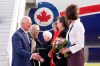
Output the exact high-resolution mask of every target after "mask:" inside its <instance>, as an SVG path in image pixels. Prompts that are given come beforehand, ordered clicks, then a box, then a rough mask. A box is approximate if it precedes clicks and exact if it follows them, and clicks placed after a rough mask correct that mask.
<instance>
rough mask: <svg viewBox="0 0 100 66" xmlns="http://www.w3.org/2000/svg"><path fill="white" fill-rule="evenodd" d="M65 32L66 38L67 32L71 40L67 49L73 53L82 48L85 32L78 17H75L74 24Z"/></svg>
mask: <svg viewBox="0 0 100 66" xmlns="http://www.w3.org/2000/svg"><path fill="white" fill-rule="evenodd" d="M71 27H72V23H71V24H70V26H69V30H70V28H71ZM69 30H68V32H67V35H66V40H68V34H69V41H70V42H71V45H73V44H75V45H73V46H70V47H69V49H70V51H71V52H72V53H73V54H74V53H76V52H78V51H79V50H81V49H82V48H84V33H85V29H84V26H83V24H82V23H81V22H80V19H77V20H76V21H75V22H74V25H73V27H72V29H71V31H69Z"/></svg>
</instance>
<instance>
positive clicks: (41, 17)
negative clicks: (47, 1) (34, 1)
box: [37, 10, 51, 22]
mask: <svg viewBox="0 0 100 66" xmlns="http://www.w3.org/2000/svg"><path fill="white" fill-rule="evenodd" d="M50 18H51V15H49V14H47V12H46V11H45V10H43V11H42V12H41V14H39V15H37V19H39V20H40V22H48V20H49V19H50Z"/></svg>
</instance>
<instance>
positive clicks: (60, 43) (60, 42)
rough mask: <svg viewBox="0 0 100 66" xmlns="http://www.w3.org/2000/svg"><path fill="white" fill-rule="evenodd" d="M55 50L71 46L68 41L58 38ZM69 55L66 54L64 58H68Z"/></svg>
mask: <svg viewBox="0 0 100 66" xmlns="http://www.w3.org/2000/svg"><path fill="white" fill-rule="evenodd" d="M54 42H55V43H54V44H55V48H56V49H58V50H60V49H62V48H65V47H67V46H68V45H69V42H68V41H67V40H66V39H63V38H57V39H56V40H55V41H54ZM68 56H69V54H68V53H65V54H64V57H68Z"/></svg>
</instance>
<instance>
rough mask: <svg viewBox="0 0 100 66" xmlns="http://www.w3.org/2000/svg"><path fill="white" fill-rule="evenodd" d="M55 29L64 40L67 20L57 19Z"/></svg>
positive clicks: (63, 18)
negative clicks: (56, 28)
mask: <svg viewBox="0 0 100 66" xmlns="http://www.w3.org/2000/svg"><path fill="white" fill-rule="evenodd" d="M57 27H58V29H59V31H60V35H59V37H61V38H66V34H67V31H68V22H67V19H66V18H65V17H64V16H62V17H60V18H58V20H57Z"/></svg>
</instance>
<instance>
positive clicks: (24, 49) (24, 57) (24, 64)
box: [12, 28, 32, 66]
mask: <svg viewBox="0 0 100 66" xmlns="http://www.w3.org/2000/svg"><path fill="white" fill-rule="evenodd" d="M12 48H13V49H12V66H32V62H31V61H30V57H31V55H32V54H31V47H30V44H29V41H28V39H27V36H26V34H25V32H24V31H23V30H22V29H21V28H20V29H18V30H17V31H16V32H15V33H14V35H13V36H12Z"/></svg>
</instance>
